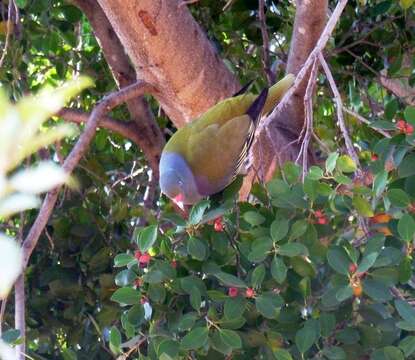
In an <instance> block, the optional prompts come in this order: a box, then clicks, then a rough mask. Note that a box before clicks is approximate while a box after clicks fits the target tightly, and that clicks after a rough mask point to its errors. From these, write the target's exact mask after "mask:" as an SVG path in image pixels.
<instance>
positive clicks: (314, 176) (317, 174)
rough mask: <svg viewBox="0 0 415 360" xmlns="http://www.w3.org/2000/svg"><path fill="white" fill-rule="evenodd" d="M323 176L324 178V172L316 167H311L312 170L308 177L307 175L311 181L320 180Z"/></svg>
mask: <svg viewBox="0 0 415 360" xmlns="http://www.w3.org/2000/svg"><path fill="white" fill-rule="evenodd" d="M323 176H324V172H323V170H322V169H321V168H319V167H318V166H315V165H313V166H311V167H310V170H309V171H308V175H307V177H308V178H309V179H310V180H320V179H321V178H322V177H323Z"/></svg>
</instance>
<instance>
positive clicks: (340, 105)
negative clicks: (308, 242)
mask: <svg viewBox="0 0 415 360" xmlns="http://www.w3.org/2000/svg"><path fill="white" fill-rule="evenodd" d="M319 60H320V63H321V65H322V67H323V69H324V72H325V73H326V76H327V80H328V81H329V84H330V87H331V90H332V91H333V95H334V100H335V103H336V109H337V119H338V122H339V127H340V130H341V132H342V135H343V137H344V143H345V144H346V149H347V152H348V153H349V156H350V157H351V158H352V159H353V161H354V162H355V164H356V165H357V167H358V168H359V167H360V162H359V157H358V156H357V153H356V150H355V149H354V147H353V143H352V140H351V139H350V136H349V132H348V130H347V127H346V124H345V122H344V116H343V101H342V99H341V96H340V93H339V90H338V89H337V85H336V82H335V81H334V78H333V74H332V73H331V70H330V68H329V66H328V64H327V62H326V60H325V59H324V56H323V54H322V53H320V54H319Z"/></svg>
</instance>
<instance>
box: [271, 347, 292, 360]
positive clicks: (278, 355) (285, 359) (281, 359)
mask: <svg viewBox="0 0 415 360" xmlns="http://www.w3.org/2000/svg"><path fill="white" fill-rule="evenodd" d="M273 354H274V357H275V359H276V360H292V359H293V358H292V356H291V354H290V353H289V352H288V351H287V350H285V349H276V350H274V351H273Z"/></svg>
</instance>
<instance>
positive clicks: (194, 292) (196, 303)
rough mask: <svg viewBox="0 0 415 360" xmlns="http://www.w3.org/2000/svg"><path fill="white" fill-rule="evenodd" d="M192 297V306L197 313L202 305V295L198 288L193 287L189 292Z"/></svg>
mask: <svg viewBox="0 0 415 360" xmlns="http://www.w3.org/2000/svg"><path fill="white" fill-rule="evenodd" d="M189 295H190V305H192V307H193V309H195V310H196V311H199V310H200V306H201V304H202V295H201V294H200V291H199V289H198V288H197V287H192V288H191V289H190V292H189Z"/></svg>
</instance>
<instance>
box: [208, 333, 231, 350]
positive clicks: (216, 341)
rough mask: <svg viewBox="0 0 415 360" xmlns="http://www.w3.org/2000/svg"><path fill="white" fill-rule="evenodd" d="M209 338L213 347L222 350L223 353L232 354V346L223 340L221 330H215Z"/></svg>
mask: <svg viewBox="0 0 415 360" xmlns="http://www.w3.org/2000/svg"><path fill="white" fill-rule="evenodd" d="M209 340H210V343H211V344H212V347H213V349H215V350H216V351H218V352H220V353H221V354H224V355H230V354H231V353H232V348H231V347H230V346H228V345H226V344H225V343H224V342H223V340H222V338H221V337H220V334H219V331H214V332H213V335H212V336H211V337H210V338H209Z"/></svg>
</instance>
